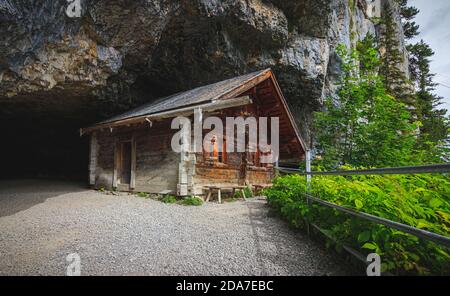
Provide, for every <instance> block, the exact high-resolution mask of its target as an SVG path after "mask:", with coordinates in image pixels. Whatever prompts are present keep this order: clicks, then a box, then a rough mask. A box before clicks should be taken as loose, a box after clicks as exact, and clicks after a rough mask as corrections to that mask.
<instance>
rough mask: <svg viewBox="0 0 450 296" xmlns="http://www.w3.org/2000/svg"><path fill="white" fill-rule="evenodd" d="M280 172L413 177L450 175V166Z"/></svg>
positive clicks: (312, 174) (285, 170)
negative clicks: (415, 175) (419, 175)
mask: <svg viewBox="0 0 450 296" xmlns="http://www.w3.org/2000/svg"><path fill="white" fill-rule="evenodd" d="M277 170H279V171H280V172H285V173H291V174H298V175H304V176H308V175H309V176H351V175H406V174H407V175H413V174H445V173H450V164H439V165H426V166H412V167H401V168H382V169H369V170H349V171H331V172H305V171H302V170H299V169H293V168H285V167H277Z"/></svg>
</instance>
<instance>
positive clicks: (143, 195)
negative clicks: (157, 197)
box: [137, 192, 150, 198]
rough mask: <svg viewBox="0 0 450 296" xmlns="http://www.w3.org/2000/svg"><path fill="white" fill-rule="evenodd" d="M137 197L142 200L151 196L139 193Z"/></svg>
mask: <svg viewBox="0 0 450 296" xmlns="http://www.w3.org/2000/svg"><path fill="white" fill-rule="evenodd" d="M137 196H138V197H141V198H149V197H150V195H149V194H148V193H146V192H138V193H137Z"/></svg>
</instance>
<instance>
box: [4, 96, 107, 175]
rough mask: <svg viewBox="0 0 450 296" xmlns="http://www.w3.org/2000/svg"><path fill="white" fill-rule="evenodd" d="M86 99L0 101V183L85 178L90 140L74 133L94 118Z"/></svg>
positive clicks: (93, 110) (14, 99)
mask: <svg viewBox="0 0 450 296" xmlns="http://www.w3.org/2000/svg"><path fill="white" fill-rule="evenodd" d="M80 102H85V100H80V99H79V98H78V99H68V100H62V99H61V98H60V100H59V101H55V100H54V99H52V98H35V97H33V98H20V97H19V98H17V97H14V98H12V99H9V100H8V99H2V100H0V137H1V141H0V155H1V161H0V163H1V170H0V179H24V178H51V179H68V180H77V181H86V182H87V179H88V161H89V137H86V136H85V137H80V133H79V129H80V128H81V127H84V126H87V125H90V124H92V123H93V122H95V121H96V120H97V118H99V117H100V116H98V113H97V112H96V110H95V109H93V108H90V107H89V104H88V105H86V104H83V103H80Z"/></svg>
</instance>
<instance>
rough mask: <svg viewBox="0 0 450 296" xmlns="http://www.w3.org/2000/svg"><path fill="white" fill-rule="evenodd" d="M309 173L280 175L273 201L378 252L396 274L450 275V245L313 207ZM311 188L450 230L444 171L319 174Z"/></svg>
mask: <svg viewBox="0 0 450 296" xmlns="http://www.w3.org/2000/svg"><path fill="white" fill-rule="evenodd" d="M305 192H306V181H305V177H300V176H296V175H290V176H285V177H279V178H277V179H275V180H274V185H273V187H272V188H270V189H266V190H265V192H264V193H265V195H266V196H267V198H268V201H269V204H270V205H271V206H273V207H274V208H275V209H277V211H278V212H279V213H281V215H282V216H283V217H285V218H286V219H287V220H288V221H290V223H292V224H293V225H294V226H297V227H299V228H303V227H304V226H305V221H313V222H314V223H316V224H317V225H319V227H321V228H322V229H324V230H325V232H327V233H329V234H330V235H331V236H332V237H334V238H335V239H337V241H338V242H340V243H341V244H343V243H345V244H347V245H349V246H351V247H353V248H356V249H359V250H361V251H362V252H365V253H371V252H373V251H375V252H377V253H378V254H379V255H380V256H381V258H382V262H383V266H382V267H383V270H384V271H390V272H392V273H396V274H446V275H449V274H450V265H449V262H450V255H449V254H450V249H449V248H445V247H442V246H439V245H436V244H434V243H432V242H429V241H425V240H422V239H418V238H417V237H414V236H411V235H408V234H405V233H403V232H401V231H398V230H395V229H391V228H388V227H385V226H382V225H379V224H375V223H372V222H368V221H365V220H362V219H359V218H356V217H353V216H350V215H348V214H344V213H341V212H338V211H336V210H333V209H330V208H327V207H324V206H320V205H316V204H312V205H311V206H308V204H307V202H306V199H305V197H304V193H305ZM311 193H312V195H314V196H317V197H320V198H322V199H323V200H327V201H329V202H332V203H336V204H339V205H342V206H345V207H348V208H352V209H355V210H358V211H362V212H365V213H368V214H372V215H375V216H378V217H383V218H387V219H390V220H393V221H397V222H400V223H404V224H408V225H410V226H413V227H416V228H419V229H424V230H427V231H431V232H434V233H438V234H441V235H444V236H449V235H450V202H449V197H450V179H449V176H442V175H401V176H399V175H395V176H352V177H339V176H338V177H314V178H313V179H312V185H311Z"/></svg>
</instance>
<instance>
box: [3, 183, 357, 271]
mask: <svg viewBox="0 0 450 296" xmlns="http://www.w3.org/2000/svg"><path fill="white" fill-rule="evenodd" d="M70 253H78V254H79V255H80V258H81V273H82V275H348V274H351V273H350V271H349V269H348V268H347V267H345V263H343V262H341V261H339V260H338V259H335V258H333V257H332V255H329V253H328V252H327V251H326V250H325V249H323V247H322V246H321V245H320V244H317V243H315V242H313V241H311V240H309V239H308V238H307V237H306V236H304V235H303V234H301V233H298V232H295V231H293V230H291V229H289V227H288V226H287V224H286V223H285V222H283V221H281V220H280V219H279V218H277V217H275V216H273V215H271V214H270V213H269V208H268V206H267V205H266V204H265V201H264V200H260V199H252V200H249V201H248V202H243V201H238V202H233V203H226V204H223V205H219V204H216V203H208V204H205V205H203V206H201V207H186V206H180V205H167V204H163V203H161V202H158V201H154V200H151V199H142V198H139V197H136V196H132V195H120V196H113V195H106V194H102V193H98V192H96V191H92V190H87V189H83V187H82V186H81V185H77V184H73V183H64V182H54V181H32V180H29V181H1V182H0V275H65V272H66V268H67V265H68V263H67V262H66V256H67V255H68V254H70Z"/></svg>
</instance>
